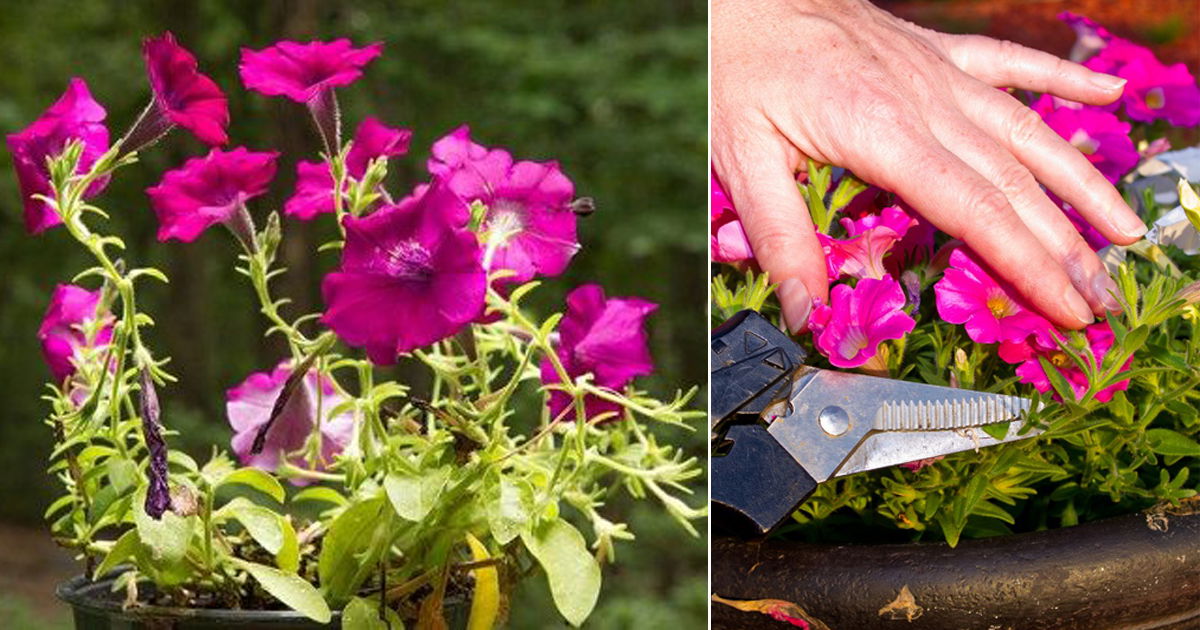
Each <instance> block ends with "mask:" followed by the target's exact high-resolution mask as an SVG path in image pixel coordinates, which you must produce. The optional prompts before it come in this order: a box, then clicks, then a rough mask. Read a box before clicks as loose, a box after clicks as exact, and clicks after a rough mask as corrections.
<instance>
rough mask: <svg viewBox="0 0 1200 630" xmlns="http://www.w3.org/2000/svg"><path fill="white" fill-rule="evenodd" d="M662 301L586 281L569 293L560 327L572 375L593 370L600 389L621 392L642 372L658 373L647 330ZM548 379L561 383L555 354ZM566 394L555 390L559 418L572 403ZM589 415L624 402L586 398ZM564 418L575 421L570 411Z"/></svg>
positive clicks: (546, 364)
mask: <svg viewBox="0 0 1200 630" xmlns="http://www.w3.org/2000/svg"><path fill="white" fill-rule="evenodd" d="M657 309H658V305H657V304H655V303H653V302H649V301H646V300H643V299H640V298H616V297H614V298H609V297H606V296H605V295H604V289H603V288H601V287H600V285H598V284H584V285H580V286H578V287H576V288H575V289H573V290H572V291H571V292H570V293H569V294H567V311H566V313H565V314H564V315H563V318H562V323H561V325H559V342H558V347H557V348H556V349H555V350H556V353H557V354H558V358H559V360H560V361H561V362H562V364H563V368H564V369H565V370H566V372H567V376H568V377H570V378H572V379H574V378H577V377H579V376H582V375H584V374H588V373H591V374H592V375H593V376H594V378H593V380H592V382H593V383H594V384H596V385H598V386H600V387H605V388H608V389H612V390H616V391H620V390H621V389H622V388H624V387H625V386H626V385H628V384H629V383H630V382H632V381H633V379H634V378H636V377H638V376H646V375H648V374H650V373H651V372H653V371H654V360H653V359H652V358H651V357H650V347H649V341H648V338H647V334H646V318H647V317H649V316H650V314H651V313H653V312H654V311H655V310H657ZM541 371H542V383H543V384H546V385H552V384H554V383H559V382H561V380H560V378H559V374H558V372H557V370H555V369H554V364H553V363H552V362H551V360H550V359H549V358H543V359H542V362H541ZM572 401H573V399H572V398H571V397H570V396H568V395H567V393H566V392H563V391H558V390H551V391H550V401H549V405H550V415H551V417H554V418H557V417H558V416H559V414H562V413H563V411H564V410H566V409H567V408H568V407H570V406H571V405H572ZM584 404H585V406H586V410H587V416H588V418H593V417H595V416H597V415H599V414H601V413H605V412H619V411H620V410H621V406H620V405H618V404H616V403H612V402H609V401H606V400H603V399H601V398H598V397H596V396H592V395H589V396H587V397H586V398H585V399H584ZM564 419H566V420H574V419H575V415H574V414H573V413H570V412H568V413H567V414H566V415H565V416H564Z"/></svg>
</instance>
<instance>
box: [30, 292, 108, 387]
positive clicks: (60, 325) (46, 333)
mask: <svg viewBox="0 0 1200 630" xmlns="http://www.w3.org/2000/svg"><path fill="white" fill-rule="evenodd" d="M99 305H100V291H89V290H87V289H84V288H83V287H78V286H75V285H73V284H60V285H58V286H57V287H55V288H54V293H53V295H51V297H50V306H49V307H47V308H46V314H45V315H44V316H43V317H42V325H41V327H39V328H38V340H39V341H41V342H42V355H43V356H44V357H45V359H46V364H47V365H49V366H50V372H51V373H53V374H54V380H55V381H57V382H59V383H62V382H63V381H65V380H66V379H67V378H68V377H70V376H71V375H72V374H74V373H75V369H76V368H75V361H76V359H77V358H78V357H79V353H80V351H81V350H83V349H85V348H88V347H94V348H100V347H103V346H106V345H108V343H109V342H110V341H111V340H112V332H113V326H112V322H111V321H109V322H108V323H106V324H105V325H104V327H102V328H101V329H100V331H99V332H98V333H97V334H96V337H95V338H94V339H90V340H89V339H88V338H87V335H85V334H84V330H83V327H84V326H85V325H86V324H87V323H88V322H92V321H94V320H96V319H97V318H104V319H106V320H111V319H112V316H111V314H109V313H99V312H97V310H98V307H99Z"/></svg>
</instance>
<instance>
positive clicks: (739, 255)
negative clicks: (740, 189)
mask: <svg viewBox="0 0 1200 630" xmlns="http://www.w3.org/2000/svg"><path fill="white" fill-rule="evenodd" d="M708 178H709V183H710V189H711V194H710V199H709V203H710V205H709V215H710V216H709V220H710V223H709V229H710V232H709V236H708V242H709V251H710V255H711V256H712V260H713V262H722V263H734V262H740V261H743V260H748V259H751V258H754V252H753V251H751V249H750V241H749V239H747V238H746V230H745V229H743V228H742V221H741V220H740V219H738V215H737V210H735V209H734V207H733V201H732V200H731V199H730V198H729V195H727V194H726V193H725V188H724V187H723V186H722V185H721V181H720V180H719V179H717V173H716V171H714V170H712V168H711V167H710V168H709V173H708Z"/></svg>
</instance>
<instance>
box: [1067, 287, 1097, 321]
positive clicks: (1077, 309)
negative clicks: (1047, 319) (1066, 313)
mask: <svg viewBox="0 0 1200 630" xmlns="http://www.w3.org/2000/svg"><path fill="white" fill-rule="evenodd" d="M1063 301H1065V302H1066V305H1067V308H1068V309H1069V310H1070V311H1071V315H1073V316H1075V319H1077V320H1079V323H1081V324H1090V323H1092V322H1093V321H1095V319H1096V318H1095V316H1094V315H1092V308H1091V307H1090V306H1088V303H1087V300H1084V299H1083V296H1082V295H1079V292H1078V291H1076V290H1075V287H1073V286H1071V285H1067V291H1066V293H1064V294H1063Z"/></svg>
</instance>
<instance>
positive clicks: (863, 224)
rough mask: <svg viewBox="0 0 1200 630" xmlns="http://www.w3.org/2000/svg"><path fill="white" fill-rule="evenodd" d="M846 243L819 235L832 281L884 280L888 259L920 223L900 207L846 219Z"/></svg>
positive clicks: (842, 221)
mask: <svg viewBox="0 0 1200 630" xmlns="http://www.w3.org/2000/svg"><path fill="white" fill-rule="evenodd" d="M841 224H842V227H843V228H844V229H845V230H846V235H847V238H846V239H845V240H841V239H836V238H832V237H830V236H826V235H825V234H820V233H818V234H817V240H819V241H820V242H821V247H822V248H823V249H824V250H825V266H826V271H827V272H828V273H829V280H830V282H833V281H835V280H837V279H838V278H840V277H842V276H850V277H854V278H876V279H878V278H882V277H883V276H884V275H886V274H887V273H888V270H887V269H886V268H885V267H884V260H883V259H884V256H886V255H887V254H888V253H889V252H891V250H892V247H893V246H894V245H895V244H896V243H897V242H898V241H900V239H902V238H904V236H905V235H906V234H907V233H908V230H909V228H910V227H912V226H913V225H915V224H916V221H915V220H914V219H913V218H912V217H910V216H909V215H908V214H907V213H906V212H904V210H901V209H900V208H899V207H897V206H891V207H888V208H884V209H883V210H882V211H881V212H880V213H879V214H867V215H863V217H862V218H860V219H857V220H855V219H850V218H848V217H847V218H843V219H842V220H841Z"/></svg>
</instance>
